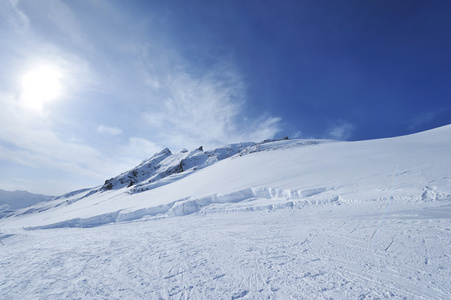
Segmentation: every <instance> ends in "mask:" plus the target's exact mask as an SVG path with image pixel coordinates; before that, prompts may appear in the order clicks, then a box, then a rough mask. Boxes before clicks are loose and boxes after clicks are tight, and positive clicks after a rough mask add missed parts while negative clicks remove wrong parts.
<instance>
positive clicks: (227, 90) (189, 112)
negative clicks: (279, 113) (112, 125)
mask: <svg viewBox="0 0 451 300" xmlns="http://www.w3.org/2000/svg"><path fill="white" fill-rule="evenodd" d="M157 82H158V85H157V86H158V89H157V92H156V93H155V95H156V96H157V97H158V98H159V99H161V100H160V101H159V102H158V103H155V104H154V105H153V108H152V109H149V110H147V111H146V112H144V113H143V115H144V116H145V118H146V120H147V122H148V124H149V126H151V128H154V129H155V130H157V129H158V128H160V129H162V131H161V134H160V135H159V137H158V138H159V139H165V140H167V141H168V142H169V143H170V144H176V145H178V146H183V144H184V146H194V144H198V143H203V144H205V145H217V144H220V143H228V142H234V141H235V142H236V141H241V140H261V139H265V138H271V137H273V136H274V135H275V134H276V133H277V132H278V131H279V128H280V119H279V118H277V117H273V116H270V115H265V116H261V117H259V118H257V119H253V120H246V116H247V112H246V87H245V83H244V81H243V80H242V79H241V78H240V76H239V75H238V73H237V72H235V71H234V70H233V67H231V66H229V65H222V66H216V68H213V69H212V70H209V73H208V74H206V75H204V76H201V77H195V76H193V75H190V74H189V73H188V72H186V71H183V70H179V71H178V72H176V73H173V74H171V76H168V77H166V78H160V80H158V81H157Z"/></svg>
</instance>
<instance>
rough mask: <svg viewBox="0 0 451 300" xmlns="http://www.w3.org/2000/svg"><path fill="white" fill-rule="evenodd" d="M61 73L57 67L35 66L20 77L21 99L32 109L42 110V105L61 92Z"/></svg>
mask: <svg viewBox="0 0 451 300" xmlns="http://www.w3.org/2000/svg"><path fill="white" fill-rule="evenodd" d="M61 77H62V74H61V72H60V71H58V69H57V68H55V67H53V66H50V65H45V66H39V67H36V68H34V69H32V70H30V71H29V72H27V73H25V75H23V77H22V91H21V100H22V101H23V104H24V105H25V106H26V107H27V108H29V109H32V110H35V111H38V112H42V109H43V107H44V105H46V104H47V103H49V102H51V101H53V100H55V99H57V98H58V97H59V96H60V95H61V92H62V85H61Z"/></svg>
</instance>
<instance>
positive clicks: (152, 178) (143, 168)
mask: <svg viewBox="0 0 451 300" xmlns="http://www.w3.org/2000/svg"><path fill="white" fill-rule="evenodd" d="M253 145H255V143H252V142H250V143H237V144H230V145H225V146H222V147H219V148H216V149H213V150H210V151H203V147H202V146H200V147H199V148H197V149H194V150H192V151H188V150H186V149H182V150H181V151H179V152H177V153H172V152H171V151H170V150H169V149H168V148H165V149H163V150H162V151H160V152H158V153H156V154H154V155H153V156H152V157H150V158H149V159H146V160H144V161H143V162H141V163H140V164H139V165H138V166H136V167H135V168H133V169H131V170H129V171H127V172H124V173H122V174H120V175H118V176H116V177H113V178H111V179H108V180H106V181H105V184H104V185H103V186H102V187H101V188H100V189H99V191H107V190H117V189H121V188H124V187H132V186H135V187H142V186H145V185H148V184H150V183H156V182H157V181H159V180H161V179H163V178H166V177H168V176H170V175H173V174H178V173H182V172H185V171H194V170H198V169H201V168H204V167H206V166H209V165H211V164H213V163H215V162H217V161H220V160H222V159H225V158H228V157H231V156H233V155H236V154H238V153H240V152H242V151H243V150H245V149H247V148H249V147H251V146H253ZM139 190H140V189H139V188H138V189H137V188H135V189H133V190H132V191H131V192H132V193H133V192H136V191H139Z"/></svg>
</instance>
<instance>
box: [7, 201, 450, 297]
mask: <svg viewBox="0 0 451 300" xmlns="http://www.w3.org/2000/svg"><path fill="white" fill-rule="evenodd" d="M444 202H448V203H449V202H450V200H446V201H442V203H441V204H443V203H444ZM426 205H429V206H431V207H432V206H434V205H437V204H433V203H430V204H422V205H419V204H417V206H414V207H413V208H412V205H410V206H409V207H410V211H408V212H409V213H411V212H412V210H415V212H416V214H417V217H412V216H411V214H409V215H407V214H405V213H403V209H405V206H403V207H399V208H396V206H395V205H392V206H390V209H391V211H389V212H388V215H387V217H386V218H384V219H381V214H382V213H383V214H386V213H387V212H386V211H385V207H383V206H382V207H381V205H380V203H361V204H352V205H340V206H334V205H325V206H322V207H306V208H304V209H302V210H295V209H281V210H276V211H269V212H268V211H254V212H228V213H225V212H223V213H214V214H202V213H200V212H199V213H194V214H191V215H187V216H181V217H177V216H176V217H172V218H163V219H153V220H139V221H133V222H128V223H117V224H109V225H104V226H99V227H94V228H57V229H47V230H34V231H23V230H19V231H14V232H11V233H9V234H2V236H3V238H2V242H3V243H4V246H3V245H0V247H1V250H2V251H1V260H0V267H1V269H2V272H1V273H0V298H2V299H124V298H126V299H288V298H294V299H313V298H315V299H384V298H394V299H432V298H434V299H450V298H451V283H450V281H449V278H451V260H450V256H451V250H450V249H451V222H450V218H449V217H447V218H442V217H437V218H430V217H429V218H423V217H422V214H423V213H428V210H426V209H425V206H426ZM445 207H449V206H445ZM366 212H373V214H367V213H366ZM376 229H377V230H376Z"/></svg>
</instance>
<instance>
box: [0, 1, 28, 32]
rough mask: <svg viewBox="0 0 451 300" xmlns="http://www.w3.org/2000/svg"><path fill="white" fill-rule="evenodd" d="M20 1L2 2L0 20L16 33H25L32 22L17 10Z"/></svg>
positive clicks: (0, 4) (0, 3)
mask: <svg viewBox="0 0 451 300" xmlns="http://www.w3.org/2000/svg"><path fill="white" fill-rule="evenodd" d="M18 2H19V1H18V0H6V1H2V2H0V16H1V18H0V20H3V22H4V23H6V25H7V26H8V27H9V28H11V29H12V30H14V31H15V32H19V33H20V32H24V31H27V30H28V28H29V24H30V20H29V19H28V17H27V16H26V15H25V14H24V13H23V12H22V11H20V10H19V9H18V8H17V3H18Z"/></svg>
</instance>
